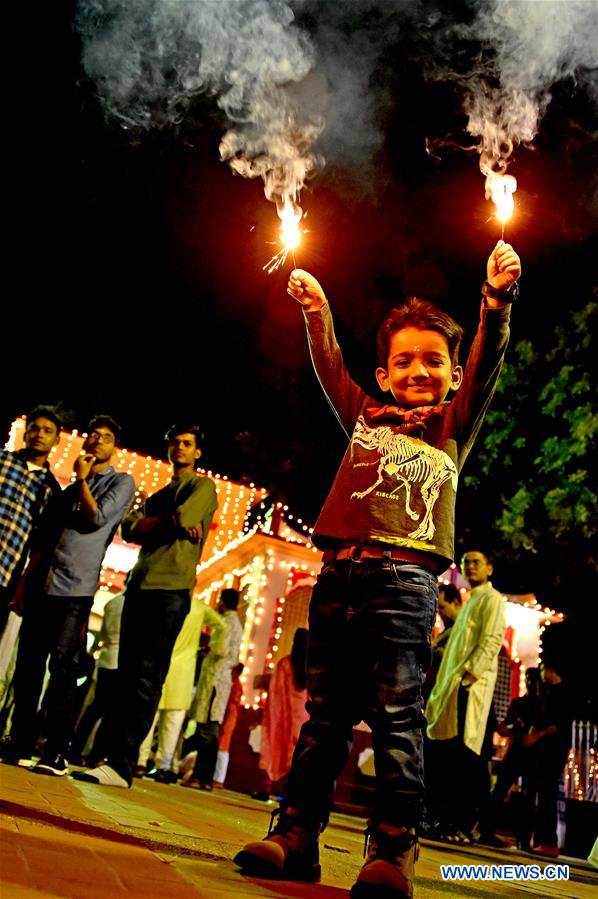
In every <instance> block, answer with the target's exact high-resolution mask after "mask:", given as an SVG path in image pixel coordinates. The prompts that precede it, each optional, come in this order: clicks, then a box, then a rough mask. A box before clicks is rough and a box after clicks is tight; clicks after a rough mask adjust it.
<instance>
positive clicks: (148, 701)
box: [0, 406, 241, 787]
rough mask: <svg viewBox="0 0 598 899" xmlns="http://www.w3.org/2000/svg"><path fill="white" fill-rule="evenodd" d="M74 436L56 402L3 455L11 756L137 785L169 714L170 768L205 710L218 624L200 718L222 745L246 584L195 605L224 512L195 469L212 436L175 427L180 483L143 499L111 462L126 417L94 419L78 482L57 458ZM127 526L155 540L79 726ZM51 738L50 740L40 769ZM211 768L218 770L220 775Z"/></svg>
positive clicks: (173, 457) (171, 436)
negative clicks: (203, 646)
mask: <svg viewBox="0 0 598 899" xmlns="http://www.w3.org/2000/svg"><path fill="white" fill-rule="evenodd" d="M60 431H61V422H60V419H59V417H58V415H57V413H56V410H55V409H53V408H51V407H47V406H46V407H42V406H40V407H37V408H36V409H34V410H33V411H32V412H31V413H30V414H29V415H28V416H27V420H26V426H25V434H24V446H23V448H22V449H20V450H18V451H6V450H5V451H3V452H2V453H1V454H0V525H1V533H2V544H1V549H0V577H1V583H0V603H1V608H2V621H1V622H0V624H1V625H2V626H3V627H4V626H5V625H6V622H7V620H8V616H9V613H10V611H11V610H14V611H17V612H18V613H19V614H20V615H22V623H21V627H20V631H19V636H18V649H17V653H16V663H15V667H14V675H13V680H12V691H13V700H14V702H13V708H12V718H11V723H10V733H9V735H8V736H6V737H5V739H4V740H3V742H2V746H1V748H0V757H1V758H2V760H3V761H4V762H5V763H7V762H8V763H10V762H12V763H14V764H17V765H19V766H22V767H32V769H33V771H34V772H35V773H38V774H46V775H52V776H62V775H64V774H66V773H67V772H68V770H69V764H68V761H67V758H69V757H70V758H71V759H72V761H73V762H78V763H81V762H82V761H83V760H84V758H83V757H84V754H86V755H87V759H86V760H87V761H90V762H91V764H88V766H87V767H86V768H84V769H83V770H76V771H73V776H75V777H77V778H79V779H81V780H87V781H91V782H93V783H98V784H104V785H110V786H118V787H129V786H131V783H132V779H133V776H134V774H135V772H136V770H137V769H138V767H139V753H140V749H143V746H144V744H145V745H147V742H148V739H151V734H152V733H153V729H154V725H155V718H156V716H158V717H159V739H158V746H159V749H158V755H157V757H156V758H157V762H158V767H159V770H160V772H163V774H162V776H165V775H166V774H167V773H168V771H169V770H170V766H171V764H172V758H173V755H174V750H175V748H176V745H177V742H178V739H179V735H180V730H181V728H182V725H183V722H184V719H185V717H186V715H187V712H188V710H189V707H190V705H191V694H192V689H193V681H194V673H195V660H196V651H197V645H198V643H199V634H200V632H201V630H202V628H203V626H204V624H205V625H208V626H209V627H210V628H211V629H212V635H213V637H214V647H213V652H212V653H211V657H210V659H209V661H208V662H206V664H205V670H204V672H203V677H202V678H201V680H200V683H201V691H202V695H203V697H204V703H203V707H202V708H201V709H199V710H198V711H195V712H193V716H194V717H195V720H197V721H198V722H200V723H199V724H198V727H200V728H204V729H205V730H206V731H208V732H209V734H210V739H211V736H212V733H213V731H214V729H216V739H217V728H218V724H219V721H220V720H221V716H222V714H223V708H225V707H226V702H227V698H228V691H230V687H231V680H232V678H231V670H232V669H233V668H234V666H235V665H237V663H238V654H239V645H240V639H241V625H240V622H239V619H238V616H237V614H236V612H235V609H236V607H237V604H238V599H239V597H238V593H237V591H235V590H227V591H223V594H222V597H221V608H220V612H221V613H222V614H220V613H219V612H216V611H214V610H212V609H210V608H208V607H207V606H206V605H205V604H203V603H200V602H199V601H197V600H193V602H192V591H193V587H194V585H195V576H196V568H197V564H198V562H199V559H200V557H201V553H202V549H203V546H204V543H205V540H206V537H207V534H208V531H209V528H210V524H211V521H212V518H213V516H214V513H215V511H216V508H217V498H216V488H215V485H214V482H213V481H212V480H211V479H210V478H209V477H205V476H202V475H199V474H198V473H196V471H195V465H196V462H197V460H198V459H199V458H200V456H201V452H202V444H203V436H202V434H201V432H200V430H199V428H198V427H197V426H196V425H194V424H192V423H191V422H179V423H177V424H175V425H174V426H173V427H172V428H171V429H170V430H169V432H168V434H167V435H166V439H167V444H168V458H169V460H170V463H171V465H172V469H173V476H172V479H171V481H170V482H169V483H168V484H167V486H166V487H164V488H162V489H161V490H159V491H157V492H156V493H154V494H153V495H152V496H150V497H149V498H144V497H142V498H141V501H140V502H138V503H134V502H133V499H134V495H135V482H134V480H133V478H132V477H131V476H130V475H129V474H125V473H122V472H117V471H116V470H115V469H114V467H113V465H112V464H111V460H112V458H113V456H114V453H115V451H116V449H117V447H118V446H119V445H120V444H121V430H120V427H119V425H118V424H117V422H116V421H115V420H114V419H113V418H111V417H109V416H105V415H99V416H95V417H94V418H93V419H92V421H91V422H90V423H89V427H88V433H87V436H86V438H85V440H84V443H83V448H82V452H81V454H80V455H79V457H78V458H77V460H76V462H75V465H74V471H73V479H72V482H71V483H70V484H69V485H68V486H67V487H66V488H65V489H64V490H61V489H60V486H59V484H58V482H57V481H56V479H55V478H54V476H53V475H52V474H51V471H50V467H49V465H48V456H49V454H50V452H51V450H52V449H53V447H54V446H56V445H57V443H58V441H59V439H60ZM119 527H120V528H121V531H122V534H123V537H124V538H125V539H126V540H129V541H131V542H134V543H138V544H139V545H140V547H141V548H140V551H139V556H138V559H137V562H136V564H135V566H134V568H133V569H132V570H131V571H130V572H129V575H128V578H127V583H126V588H125V590H124V592H123V593H122V594H121V595H117V596H115V597H113V598H112V599H111V600H110V601H109V602H108V603H107V604H106V608H105V612H104V618H103V624H102V630H101V633H100V635H99V639H100V646H101V651H100V655H99V659H98V668H97V675H96V682H95V693H94V697H93V701H92V702H91V703H90V704H89V705H88V706H87V708H86V709H85V712H84V714H83V715H82V716H81V718H80V720H79V722H78V723H77V718H78V716H79V712H80V710H81V696H80V692H79V690H78V680H79V679H80V677H79V676H80V673H81V670H82V667H83V666H84V665H85V660H86V659H88V658H89V656H88V654H87V645H86V638H87V629H88V620H89V614H90V611H91V607H92V604H93V601H94V596H95V594H96V590H97V585H98V581H99V574H100V567H101V564H102V561H103V559H104V555H105V552H106V549H107V547H108V545H109V544H110V542H111V541H112V538H113V537H114V535H115V533H116V531H117V529H118V528H119ZM220 632H221V635H222V641H221V642H222V645H218V646H217V645H216V643H217V642H218V641H217V639H216V638H217V635H220ZM171 660H172V662H173V664H172V670H171V673H170V675H169V679H168V682H167V683H166V684H165V681H166V679H167V674H168V672H169V669H170V668H171ZM47 670H48V672H49V677H47V676H46V671H47ZM46 681H47V682H46ZM42 693H43V697H44V698H43V704H42V708H43V721H42V720H41V716H40V700H41V697H42ZM198 693H199V691H198ZM98 723H99V726H97V725H98ZM92 734H94V735H95V738H94V740H93V745H92V746H90V747H89V748H87V744H88V742H89V740H90V737H91V735H92ZM40 735H42V736H43V737H44V738H45V739H44V740H43V745H42V746H41V755H40V758H39V760H38V761H36V762H35V763H34V761H33V759H34V754H35V750H36V747H37V746H38V741H39V738H40ZM208 744H209V745H210V746H211V742H210V741H207V743H206V746H207V745H208ZM208 754H209V755H210V758H211V757H212V755H214V753H212V751H211V749H210V753H208V750H207V749H206V751H205V753H201V755H202V758H203V756H204V755H206V756H207V755H208ZM210 764H212V763H210ZM213 765H215V755H214V759H213ZM209 767H210V766H209V765H208V766H207V768H206V770H205V777H206V779H207V780H209V782H210V783H211V780H212V774H213V770H212V771H210V770H208V769H209ZM212 767H213V766H212Z"/></svg>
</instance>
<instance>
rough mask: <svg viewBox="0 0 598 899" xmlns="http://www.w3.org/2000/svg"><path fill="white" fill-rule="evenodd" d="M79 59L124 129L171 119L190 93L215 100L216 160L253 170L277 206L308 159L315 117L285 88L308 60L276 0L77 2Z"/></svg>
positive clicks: (295, 185) (307, 169)
mask: <svg viewBox="0 0 598 899" xmlns="http://www.w3.org/2000/svg"><path fill="white" fill-rule="evenodd" d="M78 28H79V32H80V34H81V37H82V47H83V50H82V61H83V67H84V69H85V72H86V73H87V75H88V76H89V77H90V78H92V79H93V81H94V82H95V84H96V86H97V91H98V94H99V96H100V98H101V100H102V102H103V104H104V107H105V109H106V111H107V112H108V114H109V115H111V116H115V117H116V118H117V119H118V120H120V122H121V123H122V125H123V126H124V127H126V128H131V129H149V128H152V127H160V126H167V125H173V124H177V123H178V122H179V121H181V119H182V118H183V117H184V115H185V112H186V110H187V108H188V106H189V104H190V102H191V100H192V99H193V98H194V97H196V96H197V95H199V94H202V93H205V94H208V95H211V96H214V97H215V100H216V103H217V105H218V106H219V107H220V108H221V109H222V110H223V112H224V113H225V115H226V117H227V120H228V122H229V123H230V128H229V129H228V130H227V132H226V133H225V134H224V137H223V138H222V142H221V145H220V154H221V157H222V159H225V160H227V161H228V162H229V164H230V165H231V167H232V168H233V169H234V170H235V171H237V172H239V173H240V174H241V175H243V176H244V177H249V178H253V177H261V178H262V179H263V181H264V185H265V191H266V195H267V197H268V198H269V199H270V200H273V201H274V202H276V203H277V206H278V208H279V210H280V209H281V208H282V206H284V205H285V204H286V203H288V202H291V203H292V204H294V203H295V202H296V199H297V195H298V192H299V191H300V189H301V187H302V186H303V183H304V181H305V179H306V177H307V176H308V175H310V174H311V173H312V172H313V171H314V168H315V166H316V159H315V157H314V156H313V155H312V153H311V147H312V145H313V142H314V140H315V139H316V137H317V136H318V134H319V133H320V131H321V129H322V125H323V122H322V119H321V117H320V116H319V114H318V111H317V110H314V109H313V108H311V107H310V105H309V104H305V103H304V104H303V105H302V104H300V103H299V102H298V101H297V98H296V97H295V96H294V95H293V90H292V88H293V86H294V85H297V84H299V83H300V82H302V81H303V80H304V79H305V78H306V76H307V75H308V73H309V72H310V70H311V69H312V67H313V65H314V54H313V48H312V45H311V42H310V39H309V37H308V35H307V34H306V32H305V31H303V30H301V29H300V28H298V27H297V25H296V23H295V16H294V13H293V11H292V9H291V7H290V5H289V4H288V3H286V2H283V0H273V2H271V0H187V2H176V0H175V2H172V0H80V4H79V15H78Z"/></svg>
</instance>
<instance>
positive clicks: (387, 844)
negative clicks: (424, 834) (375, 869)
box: [363, 824, 419, 862]
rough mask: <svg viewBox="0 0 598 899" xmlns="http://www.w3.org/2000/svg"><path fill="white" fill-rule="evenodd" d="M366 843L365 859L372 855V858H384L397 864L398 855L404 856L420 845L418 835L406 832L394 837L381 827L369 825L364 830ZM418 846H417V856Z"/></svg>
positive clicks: (364, 848)
mask: <svg viewBox="0 0 598 899" xmlns="http://www.w3.org/2000/svg"><path fill="white" fill-rule="evenodd" d="M364 835H365V842H364V846H363V856H364V858H365V857H366V856H367V857H368V858H369V856H370V855H371V856H372V858H374V857H376V858H383V859H385V860H386V861H389V862H395V861H396V859H397V856H398V855H403V854H405V853H407V852H409V850H410V849H411V847H412V846H414V845H416V844H417V843H418V839H417V834H415V833H410V832H409V831H408V830H405V831H404V832H403V833H401V834H398V835H394V834H390V833H387V832H386V831H385V830H382V829H381V828H380V827H376V826H375V825H372V824H368V826H367V827H366V829H365V830H364ZM418 848H419V847H418V846H416V850H415V851H416V855H417V850H418Z"/></svg>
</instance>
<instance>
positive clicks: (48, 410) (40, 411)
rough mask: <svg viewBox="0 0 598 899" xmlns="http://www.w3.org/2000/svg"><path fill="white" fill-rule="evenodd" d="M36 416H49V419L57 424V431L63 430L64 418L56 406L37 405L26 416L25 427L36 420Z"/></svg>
mask: <svg viewBox="0 0 598 899" xmlns="http://www.w3.org/2000/svg"><path fill="white" fill-rule="evenodd" d="M36 418H47V419H48V421H51V422H52V424H54V425H56V430H57V431H60V430H62V419H61V418H60V416H59V415H58V412H57V411H56V409H55V408H54V406H36V407H35V409H32V410H31V412H28V413H27V415H26V416H25V427H27V425H30V424H31V422H32V421H35V419H36Z"/></svg>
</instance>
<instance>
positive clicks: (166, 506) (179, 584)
mask: <svg viewBox="0 0 598 899" xmlns="http://www.w3.org/2000/svg"><path fill="white" fill-rule="evenodd" d="M166 439H167V440H168V458H169V460H170V462H171V463H172V466H173V468H174V472H173V477H172V481H171V482H170V483H169V484H167V485H166V487H163V488H162V490H158V492H157V493H154V494H153V496H150V498H149V499H148V500H147V501H146V502H145V505H144V507H143V509H137V510H135V511H132V512H131V513H130V514H129V515H128V516H127V517H126V519H125V521H124V523H123V536H124V537H125V539H126V540H131V541H134V542H136V543H140V544H141V550H140V553H139V558H138V560H137V563H136V565H135V567H134V568H133V570H132V572H131V575H130V578H129V581H128V584H127V589H126V593H125V603H124V608H123V614H122V621H121V633H120V649H119V656H118V669H119V685H118V698H117V704H116V707H115V709H114V715H113V718H112V722H111V725H112V730H111V734H110V736H109V738H108V741H107V753H106V761H105V762H104V763H102V764H100V765H98V766H97V767H95V768H91V769H89V770H87V771H79V772H75V773H74V775H73V776H74V777H76V778H77V779H78V780H85V781H89V782H91V783H97V784H102V785H104V786H112V787H130V786H131V783H132V779H133V772H134V770H135V766H136V763H137V757H138V753H139V747H140V745H141V743H142V741H143V739H144V737H145V736H146V734H147V732H148V730H149V728H150V726H151V723H152V721H153V720H154V715H155V714H156V709H157V707H158V702H159V700H160V694H161V691H162V685H163V683H164V680H165V678H166V674H167V672H168V667H169V665H170V656H171V654H172V649H173V646H174V643H175V640H176V638H177V636H178V634H179V631H180V629H181V627H182V625H183V622H184V620H185V618H186V616H187V614H188V612H189V609H190V605H191V592H192V590H193V587H194V585H195V576H196V569H197V564H198V562H199V559H200V557H201V552H202V549H203V547H204V544H205V541H206V538H207V535H208V531H209V529H210V524H211V522H212V518H213V517H214V513H215V511H216V509H217V507H218V501H217V498H216V487H215V485H214V482H213V481H212V480H211V479H210V478H208V477H202V476H200V475H198V474H196V473H195V471H194V467H195V463H196V462H197V460H198V459H199V458H200V456H201V450H202V445H203V435H202V434H201V432H200V430H199V428H198V427H197V425H193V424H190V423H189V422H183V423H180V424H175V425H173V427H172V428H171V429H170V430H169V432H168V433H167V435H166Z"/></svg>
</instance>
